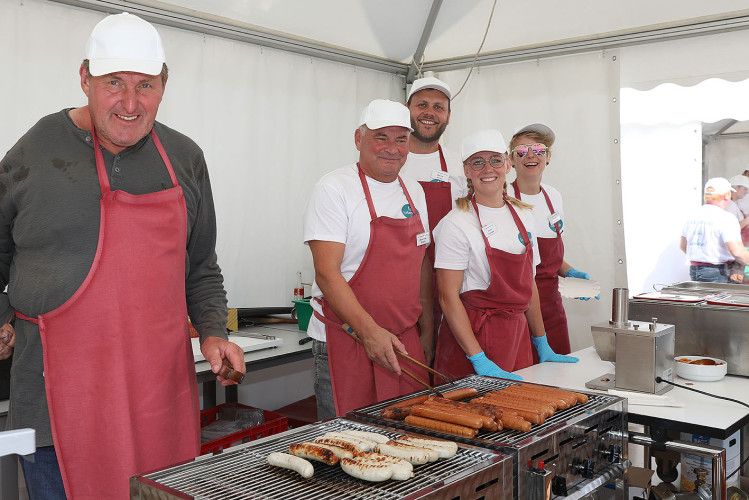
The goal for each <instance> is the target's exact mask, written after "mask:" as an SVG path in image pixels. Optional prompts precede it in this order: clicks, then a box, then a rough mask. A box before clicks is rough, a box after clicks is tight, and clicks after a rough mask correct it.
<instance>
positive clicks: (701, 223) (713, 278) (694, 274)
mask: <svg viewBox="0 0 749 500" xmlns="http://www.w3.org/2000/svg"><path fill="white" fill-rule="evenodd" d="M733 191H734V189H733V188H732V187H731V183H730V182H728V180H726V179H724V178H722V177H715V178H712V179H709V180H708V181H707V183H705V190H704V200H705V204H704V205H702V206H701V207H700V208H699V209H697V210H696V211H695V212H694V213H693V214H692V215H691V216H690V217H689V218H688V219H687V221H686V222H685V223H684V226H683V227H682V231H681V240H680V243H679V247H680V248H681V250H682V252H684V253H685V254H687V259H688V260H689V264H690V265H689V277H690V278H691V280H692V281H704V282H712V283H728V281H729V276H730V273H731V265H732V264H733V261H734V260H736V261H738V263H739V264H741V265H744V266H746V265H749V251H747V250H746V248H744V246H743V244H742V243H741V233H740V229H739V223H738V221H737V220H736V218H735V217H734V216H733V215H731V214H730V213H728V212H727V211H726V210H725V208H726V206H728V203H729V202H730V201H731V193H732V192H733Z"/></svg>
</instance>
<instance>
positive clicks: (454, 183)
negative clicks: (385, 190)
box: [401, 148, 468, 208]
mask: <svg viewBox="0 0 749 500" xmlns="http://www.w3.org/2000/svg"><path fill="white" fill-rule="evenodd" d="M442 154H444V155H445V163H446V164H447V174H448V176H449V177H450V193H451V196H452V202H453V208H455V200H456V199H458V198H462V197H464V196H466V195H467V194H468V184H467V183H466V176H465V173H464V172H463V162H462V161H460V157H459V156H458V155H457V154H455V153H453V152H452V151H451V150H449V149H447V148H442ZM435 171H439V172H441V171H442V164H441V163H440V153H439V151H435V152H434V153H427V154H416V153H408V158H407V159H406V164H405V165H403V168H402V169H401V176H408V177H411V178H412V179H416V180H417V181H431V180H432V179H433V178H434V177H433V176H432V172H435Z"/></svg>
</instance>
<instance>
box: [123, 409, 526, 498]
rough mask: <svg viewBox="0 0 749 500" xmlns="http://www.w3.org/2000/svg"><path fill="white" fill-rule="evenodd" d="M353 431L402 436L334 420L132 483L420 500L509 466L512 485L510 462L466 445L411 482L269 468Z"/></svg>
mask: <svg viewBox="0 0 749 500" xmlns="http://www.w3.org/2000/svg"><path fill="white" fill-rule="evenodd" d="M354 429H356V430H366V431H374V432H379V433H381V434H385V435H387V436H390V437H392V438H395V437H398V436H400V435H402V434H403V433H398V432H394V431H393V430H392V429H381V428H375V427H373V426H369V425H366V424H361V423H356V422H351V421H348V420H345V419H334V420H330V421H327V422H322V423H317V424H311V425H308V426H305V427H300V428H298V429H292V430H290V431H287V432H284V433H281V434H275V435H273V436H269V437H267V438H263V439H260V440H258V441H253V442H251V443H247V444H244V445H240V446H237V447H234V448H230V449H229V450H226V451H224V453H221V454H218V455H213V456H202V457H198V458H197V459H195V460H194V461H192V462H189V463H186V464H182V465H179V466H176V467H173V468H170V469H165V470H163V471H158V472H153V473H150V474H145V475H142V476H139V477H136V478H133V480H134V481H139V482H141V483H142V484H145V485H148V486H150V487H153V488H155V489H158V490H160V491H166V492H169V493H171V494H172V495H174V497H175V498H196V499H201V500H202V499H205V500H214V499H215V500H219V499H220V500H234V499H273V500H279V499H283V500H286V499H301V498H304V499H305V500H306V499H313V498H320V499H336V498H340V499H375V498H376V499H402V498H419V497H420V496H422V495H423V494H425V493H429V492H430V491H432V490H433V489H434V488H433V486H434V485H444V484H449V483H453V482H459V481H461V480H462V479H463V478H465V477H469V476H471V475H473V474H475V473H476V472H477V471H480V470H482V469H485V468H487V467H490V466H492V465H493V464H497V463H499V462H503V461H504V462H506V463H507V466H506V469H507V471H508V472H507V475H508V478H507V480H508V482H510V483H511V480H512V479H511V478H512V465H511V459H510V458H509V457H506V456H503V455H501V454H499V453H496V452H491V451H489V450H484V449H474V448H471V447H465V446H460V447H459V449H458V453H457V454H456V455H455V457H453V458H450V459H447V460H442V459H440V460H438V461H437V462H432V463H428V464H424V465H419V466H416V467H414V474H415V476H414V477H413V478H411V479H409V480H407V481H386V482H383V483H368V482H364V481H360V480H358V479H355V478H353V477H351V476H349V475H347V474H346V473H345V472H343V471H342V470H341V468H340V467H331V466H328V465H325V464H322V463H318V462H312V463H313V465H314V467H315V474H314V476H312V478H310V479H303V478H301V477H300V476H299V475H297V474H296V473H295V472H292V471H288V470H285V469H280V468H277V467H271V466H270V465H268V463H267V456H268V454H270V453H271V452H274V451H283V452H286V451H288V447H289V445H290V444H293V443H299V442H302V441H311V440H314V439H315V438H316V437H319V436H321V435H322V434H324V433H326V432H331V431H341V430H354ZM131 485H132V482H131ZM508 487H510V486H509V485H508ZM510 491H511V490H510ZM185 495H189V496H187V497H185ZM510 495H511V494H510ZM144 498H150V497H148V496H145V497H144ZM159 498H164V497H163V496H159ZM451 498H452V497H451Z"/></svg>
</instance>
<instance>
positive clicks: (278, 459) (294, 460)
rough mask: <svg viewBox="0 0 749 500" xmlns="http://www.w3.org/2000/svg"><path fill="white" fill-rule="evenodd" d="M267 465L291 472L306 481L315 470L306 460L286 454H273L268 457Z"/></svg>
mask: <svg viewBox="0 0 749 500" xmlns="http://www.w3.org/2000/svg"><path fill="white" fill-rule="evenodd" d="M268 463H269V464H270V465H272V466H274V467H282V468H284V469H290V470H293V471H294V472H296V473H298V474H299V475H301V476H302V477H303V478H306V479H309V478H311V477H312V475H313V474H314V473H315V468H314V467H313V466H312V464H311V463H309V462H308V461H307V460H305V459H303V458H299V457H295V456H294V455H289V454H288V453H279V452H273V453H271V454H270V455H268Z"/></svg>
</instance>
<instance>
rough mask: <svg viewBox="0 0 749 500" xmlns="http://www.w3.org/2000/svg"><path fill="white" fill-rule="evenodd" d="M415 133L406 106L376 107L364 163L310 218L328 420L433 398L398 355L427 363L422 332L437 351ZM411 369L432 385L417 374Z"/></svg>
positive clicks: (368, 124) (340, 177)
mask: <svg viewBox="0 0 749 500" xmlns="http://www.w3.org/2000/svg"><path fill="white" fill-rule="evenodd" d="M410 132H411V127H410V121H409V116H408V110H407V109H406V108H405V107H404V106H403V105H402V104H399V103H396V102H393V101H386V100H381V99H376V100H374V101H372V102H371V103H369V105H367V107H366V108H364V111H363V112H362V115H361V119H360V121H359V127H358V128H357V130H356V131H355V133H354V143H355V144H356V148H357V149H358V150H359V161H358V163H352V164H350V165H347V166H345V167H343V168H340V169H338V170H334V171H333V172H330V173H328V174H326V175H325V176H324V177H323V178H322V179H321V180H320V181H319V182H318V183H317V184H316V185H315V187H314V189H313V191H312V194H311V197H310V200H309V203H308V204H307V208H306V210H305V215H304V242H305V244H307V245H309V247H310V250H311V251H312V258H313V261H314V266H315V282H314V284H313V286H312V296H313V300H312V307H313V309H314V314H313V317H312V318H311V319H310V323H309V326H308V328H307V333H308V334H309V336H310V337H312V339H313V344H312V352H313V354H314V357H315V394H316V396H317V409H318V415H317V416H318V418H320V419H325V418H331V417H333V416H335V415H338V416H342V415H345V414H346V412H348V411H350V410H353V409H355V408H360V407H363V406H367V405H370V404H373V403H376V402H378V401H382V400H384V399H388V398H392V397H396V396H399V395H402V394H408V393H411V392H414V391H416V390H419V389H423V386H421V385H419V384H417V383H416V382H415V381H413V380H411V379H410V378H407V377H405V376H402V375H401V373H402V372H401V368H400V364H399V362H398V358H396V354H395V350H398V351H401V352H403V353H407V354H409V355H410V356H411V357H413V358H416V359H418V360H419V361H421V362H424V361H425V359H426V358H425V356H424V350H423V347H422V344H421V343H420V338H419V331H420V330H421V331H423V332H424V336H423V337H422V339H421V341H422V342H425V343H426V344H427V345H433V344H432V338H431V334H432V332H433V325H432V311H431V303H432V301H431V299H432V295H431V294H432V289H431V275H432V271H431V267H430V265H429V262H428V260H427V259H426V256H425V253H426V247H427V246H428V245H429V242H430V240H429V221H428V217H427V207H426V201H425V199H424V191H423V190H422V189H421V186H419V184H418V182H416V181H414V180H412V179H409V178H405V177H400V176H399V175H398V174H399V172H400V170H401V167H403V163H404V162H405V161H406V156H407V155H408V136H409V134H410ZM344 325H346V330H345V331H344ZM349 325H350V326H349ZM350 335H355V336H356V337H358V340H357V339H355V338H354V337H353V336H350ZM405 370H407V371H408V372H411V373H412V374H415V375H416V376H417V377H419V378H420V379H421V380H427V372H426V371H425V370H423V369H421V368H419V367H418V366H416V365H412V364H410V363H409V364H408V368H405ZM404 375H405V374H404Z"/></svg>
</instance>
